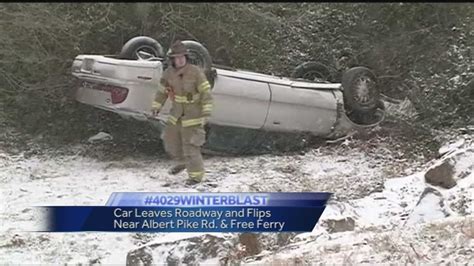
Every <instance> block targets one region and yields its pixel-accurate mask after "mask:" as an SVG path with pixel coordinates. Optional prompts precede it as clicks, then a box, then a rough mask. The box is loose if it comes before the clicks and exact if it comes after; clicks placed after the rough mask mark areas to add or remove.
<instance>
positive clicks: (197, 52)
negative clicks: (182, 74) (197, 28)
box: [183, 40, 212, 72]
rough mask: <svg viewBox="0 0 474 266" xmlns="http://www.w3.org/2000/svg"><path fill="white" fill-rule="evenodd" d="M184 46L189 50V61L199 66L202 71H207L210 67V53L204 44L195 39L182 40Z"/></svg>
mask: <svg viewBox="0 0 474 266" xmlns="http://www.w3.org/2000/svg"><path fill="white" fill-rule="evenodd" d="M183 44H184V46H186V48H187V49H188V52H189V62H190V63H191V64H193V65H197V66H199V67H201V68H202V69H203V70H204V71H206V72H209V71H210V70H211V67H212V58H211V54H210V53H209V51H208V50H207V48H206V47H204V45H202V44H200V43H199V42H196V41H190V40H187V41H183Z"/></svg>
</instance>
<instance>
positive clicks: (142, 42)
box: [118, 36, 164, 60]
mask: <svg viewBox="0 0 474 266" xmlns="http://www.w3.org/2000/svg"><path fill="white" fill-rule="evenodd" d="M141 52H144V53H145V54H150V55H152V56H154V57H164V53H163V47H162V46H161V44H160V43H159V42H158V41H156V40H155V39H153V38H150V37H147V36H137V37H135V38H132V39H130V40H129V41H128V42H126V43H125V44H124V45H123V47H122V50H121V51H120V54H119V56H118V57H119V58H120V59H131V60H145V59H147V58H144V57H142V55H141Z"/></svg>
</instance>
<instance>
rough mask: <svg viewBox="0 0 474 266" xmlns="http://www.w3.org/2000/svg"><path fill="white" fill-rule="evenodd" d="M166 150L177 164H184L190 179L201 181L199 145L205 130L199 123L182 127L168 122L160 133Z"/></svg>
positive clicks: (204, 135) (204, 139) (203, 139)
mask: <svg viewBox="0 0 474 266" xmlns="http://www.w3.org/2000/svg"><path fill="white" fill-rule="evenodd" d="M161 139H162V140H163V144H164V147H165V150H166V152H167V153H168V154H169V155H170V156H171V158H172V159H173V160H175V161H176V163H177V164H184V165H185V166H186V170H187V172H188V175H189V177H190V178H191V179H194V180H197V181H201V180H202V178H203V177H204V163H203V159H202V155H201V146H202V145H203V144H204V142H205V141H206V132H205V130H204V128H203V127H202V126H200V125H198V126H191V127H183V126H182V125H181V121H180V120H178V122H177V123H176V125H173V124H170V123H168V125H167V126H166V127H165V129H164V130H163V133H162V135H161Z"/></svg>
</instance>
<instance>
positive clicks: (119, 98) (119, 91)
mask: <svg viewBox="0 0 474 266" xmlns="http://www.w3.org/2000/svg"><path fill="white" fill-rule="evenodd" d="M102 90H104V91H108V92H110V95H111V98H112V103H113V104H117V103H121V102H123V101H125V99H127V95H128V89H127V88H122V87H118V86H113V85H104V86H102Z"/></svg>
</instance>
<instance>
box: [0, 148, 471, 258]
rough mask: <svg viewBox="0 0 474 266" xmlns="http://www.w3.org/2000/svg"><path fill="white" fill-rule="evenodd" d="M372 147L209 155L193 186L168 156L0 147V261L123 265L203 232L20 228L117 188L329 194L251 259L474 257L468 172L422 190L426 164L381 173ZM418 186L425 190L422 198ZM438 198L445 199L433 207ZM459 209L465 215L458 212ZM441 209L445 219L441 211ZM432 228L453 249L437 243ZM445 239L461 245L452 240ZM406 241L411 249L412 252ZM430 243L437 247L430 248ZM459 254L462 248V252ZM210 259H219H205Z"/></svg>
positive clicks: (382, 162)
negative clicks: (336, 226) (55, 208)
mask: <svg viewBox="0 0 474 266" xmlns="http://www.w3.org/2000/svg"><path fill="white" fill-rule="evenodd" d="M466 145H472V143H470V144H469V143H467V142H466V143H462V144H460V145H458V147H455V149H460V148H462V147H468V146H466ZM377 149H378V150H375V151H371V152H366V151H364V150H363V149H359V148H334V147H321V148H318V149H313V150H310V151H308V152H307V153H305V154H304V155H284V156H276V155H263V156H247V157H210V158H207V159H206V165H207V171H208V174H207V176H208V179H209V181H208V182H206V183H204V184H201V185H198V186H196V187H195V188H184V187H183V186H182V184H183V182H184V180H185V178H186V176H185V174H184V173H181V174H179V175H177V176H169V175H168V174H167V173H166V172H167V169H168V167H170V165H171V162H170V161H168V160H167V159H163V158H150V157H146V158H132V157H127V158H124V159H122V160H120V161H105V160H97V159H92V158H89V157H85V156H79V155H67V156H54V157H51V156H48V155H47V154H46V155H37V156H33V157H28V156H24V155H22V154H20V155H10V154H5V153H3V152H2V151H0V184H1V185H0V195H1V198H0V199H1V200H2V202H3V204H2V209H1V211H0V221H1V222H0V223H1V232H2V234H1V235H0V263H2V264H5V263H22V262H28V263H101V264H112V263H116V264H125V262H126V256H127V253H128V252H129V251H130V250H132V249H134V248H136V247H137V246H141V245H142V244H144V242H146V241H144V239H146V240H150V241H152V242H150V243H156V242H157V241H163V239H166V241H167V242H174V243H176V244H175V245H180V243H181V242H180V239H189V238H191V237H195V236H199V235H203V234H197V235H196V234H185V233H173V234H143V235H140V236H138V235H137V234H130V233H95V232H94V233H80V234H78V233H53V234H45V233H33V232H26V231H25V230H27V229H28V228H31V226H32V225H34V224H35V223H36V221H35V220H33V219H34V217H35V216H34V211H33V207H32V206H38V205H103V204H105V202H106V201H107V199H108V197H109V196H110V194H111V193H112V192H118V191H156V192H161V191H162V192H176V191H180V192H183V191H207V192H240V191H249V192H261V191H328V192H333V193H334V197H333V199H332V200H331V202H330V204H329V206H328V208H327V209H326V211H325V212H324V214H323V217H322V218H321V220H320V222H319V223H318V225H317V226H316V228H315V229H314V231H313V232H312V233H305V234H300V235H297V236H296V237H295V238H294V239H293V240H292V241H293V243H291V244H290V245H288V246H284V247H282V248H280V249H279V250H278V251H277V252H269V251H264V252H262V253H261V255H260V257H258V255H257V257H255V258H249V260H248V262H251V261H252V260H254V261H255V262H257V263H262V262H273V263H278V262H282V263H284V264H287V263H291V262H295V263H297V262H298V261H304V260H307V262H318V261H320V262H332V263H342V262H345V261H347V262H356V263H357V262H364V261H367V262H370V263H377V262H385V261H391V262H398V261H397V260H396V258H397V256H402V255H401V254H405V253H406V254H407V255H406V256H405V255H403V258H404V259H405V260H406V261H407V262H410V259H412V260H415V261H418V262H433V261H435V262H440V261H441V259H442V256H443V254H444V255H446V258H448V260H449V259H452V258H459V259H460V260H461V259H463V258H465V257H466V256H471V257H472V256H473V250H474V247H473V246H472V245H473V244H472V233H473V230H472V215H473V212H472V195H473V194H474V193H473V192H474V189H473V179H474V177H473V174H472V172H470V175H467V176H466V177H464V178H463V179H462V180H460V181H459V182H458V185H457V186H456V187H454V188H452V189H449V190H442V189H437V188H435V191H439V193H437V192H436V193H435V192H430V191H429V190H428V191H425V190H426V188H427V185H426V184H425V182H424V179H423V173H424V172H423V171H421V172H418V173H413V174H410V175H408V176H403V175H404V174H400V176H398V177H396V178H393V176H387V173H391V172H393V167H395V166H396V165H395V163H394V160H393V158H392V157H391V154H390V152H389V151H388V150H387V149H386V148H384V147H382V146H381V147H379V148H377ZM446 149H448V150H449V148H446ZM473 161H474V157H473V155H472V153H468V154H467V155H466V156H465V157H463V158H462V160H461V163H458V165H459V167H460V168H463V169H461V170H459V171H467V170H466V169H471V170H472V165H473ZM418 167H419V165H413V168H412V169H405V170H407V172H409V173H412V172H414V169H417V170H419V168H418ZM423 193H424V195H426V196H425V197H422V201H420V198H421V196H422V195H423ZM439 195H441V196H439ZM469 200H471V205H467V206H470V207H467V208H466V204H464V203H463V202H466V201H467V202H469ZM423 201H424V202H423ZM440 201H442V202H445V203H447V204H444V205H443V206H444V207H443V206H441V207H439V206H440V204H439V202H440ZM447 205H452V206H454V207H456V206H458V205H460V206H458V207H459V208H448V207H449V206H447ZM438 207H439V208H438ZM452 209H454V210H452ZM459 209H462V211H463V212H464V213H462V214H460V211H459ZM432 210H433V211H432ZM445 212H448V213H449V214H450V215H451V216H450V217H449V218H444V217H445ZM420 217H422V218H423V219H421V218H420ZM341 218H350V219H352V220H353V221H354V228H353V229H350V230H348V231H347V232H336V233H329V230H328V224H329V221H330V220H337V219H341ZM439 218H442V220H439V221H441V222H442V223H445V224H446V226H441V222H440V223H434V224H430V223H423V224H420V221H423V222H436V221H438V220H437V219H439ZM469 221H470V223H471V229H468V230H471V231H470V232H471V236H470V238H469V237H466V236H465V234H464V233H463V232H464V231H463V230H464V229H462V230H461V229H459V228H460V226H461V224H465V223H466V222H469ZM408 222H410V223H408ZM461 227H462V226H461ZM463 228H464V227H463ZM458 229H459V230H458ZM431 235H434V236H435V239H436V241H438V242H439V243H441V244H440V245H445V247H449V249H443V248H441V247H439V246H436V245H435V244H433V243H434V242H433V240H432V239H430V238H429V236H431ZM444 235H446V237H444ZM451 237H454V238H455V239H456V241H458V242H453V241H454V240H450V239H451ZM153 241H154V242H153ZM438 242H436V243H438ZM150 243H149V244H150ZM408 243H413V244H414V245H417V246H416V247H415V248H414V249H413V248H412V247H411V246H410V245H409V244H408ZM181 244H182V243H181ZM176 250H178V249H176ZM413 250H416V251H413ZM430 250H431V251H430ZM436 250H439V251H440V252H436V253H435V252H434V251H436ZM449 250H455V254H446V252H448V251H449ZM461 251H462V252H464V253H465V254H467V255H462V254H461V255H459V254H458V253H459V252H461ZM416 252H418V253H419V254H425V255H426V254H430V256H431V257H432V258H431V260H427V261H423V259H420V258H418V257H419V256H421V255H413V254H415V253H416ZM453 252H454V251H453ZM155 253H157V250H155ZM158 253H159V252H158ZM262 254H263V255H262ZM265 254H266V255H265ZM397 254H398V255H397ZM323 255H324V256H323ZM417 256H418V257H417ZM341 258H345V259H346V260H342V261H341ZM211 262H216V260H215V259H214V258H210V259H209V260H207V261H206V263H211Z"/></svg>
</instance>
